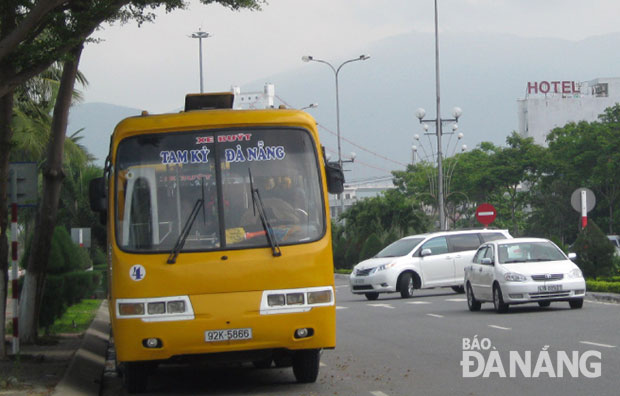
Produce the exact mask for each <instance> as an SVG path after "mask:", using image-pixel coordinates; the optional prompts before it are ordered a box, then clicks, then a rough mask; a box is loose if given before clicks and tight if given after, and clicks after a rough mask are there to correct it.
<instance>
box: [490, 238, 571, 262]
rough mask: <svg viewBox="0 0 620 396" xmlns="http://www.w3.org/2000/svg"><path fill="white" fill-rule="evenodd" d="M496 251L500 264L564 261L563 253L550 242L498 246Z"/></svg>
mask: <svg viewBox="0 0 620 396" xmlns="http://www.w3.org/2000/svg"><path fill="white" fill-rule="evenodd" d="M497 251H498V259H499V262H500V264H510V263H537V262H543V261H557V260H566V256H565V255H564V253H562V251H561V250H559V249H558V248H557V247H556V246H555V245H553V244H552V243H550V242H519V243H505V244H499V245H498V246H497Z"/></svg>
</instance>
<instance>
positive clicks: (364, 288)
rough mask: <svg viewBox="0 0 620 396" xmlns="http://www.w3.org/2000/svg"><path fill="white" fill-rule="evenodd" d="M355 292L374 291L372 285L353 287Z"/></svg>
mask: <svg viewBox="0 0 620 396" xmlns="http://www.w3.org/2000/svg"><path fill="white" fill-rule="evenodd" d="M353 290H373V288H372V285H360V286H353Z"/></svg>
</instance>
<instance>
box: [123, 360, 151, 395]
mask: <svg viewBox="0 0 620 396" xmlns="http://www.w3.org/2000/svg"><path fill="white" fill-rule="evenodd" d="M124 366H125V369H124V370H123V383H124V384H125V388H126V389H127V392H129V393H142V392H144V391H146V385H147V380H148V375H147V374H148V370H147V366H146V364H144V363H141V362H127V363H125V364H124Z"/></svg>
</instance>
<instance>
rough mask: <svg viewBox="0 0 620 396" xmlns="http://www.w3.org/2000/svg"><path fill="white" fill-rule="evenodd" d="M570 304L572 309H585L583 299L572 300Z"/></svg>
mask: <svg viewBox="0 0 620 396" xmlns="http://www.w3.org/2000/svg"><path fill="white" fill-rule="evenodd" d="M568 304H569V305H570V307H571V308H572V309H579V308H581V307H583V298H579V299H576V300H570V301H569V302H568Z"/></svg>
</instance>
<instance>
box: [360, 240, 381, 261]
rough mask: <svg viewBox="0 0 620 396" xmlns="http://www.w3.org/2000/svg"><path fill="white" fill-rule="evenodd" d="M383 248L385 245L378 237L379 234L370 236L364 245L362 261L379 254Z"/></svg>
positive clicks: (361, 255)
mask: <svg viewBox="0 0 620 396" xmlns="http://www.w3.org/2000/svg"><path fill="white" fill-rule="evenodd" d="M382 247H383V243H382V242H381V240H380V239H379V237H378V236H377V234H374V233H373V234H370V236H369V237H368V238H367V239H366V241H364V244H363V245H362V250H361V252H360V255H359V259H360V261H362V260H366V259H369V258H371V257H372V256H374V255H375V254H377V253H379V251H380V250H381V248H382Z"/></svg>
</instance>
